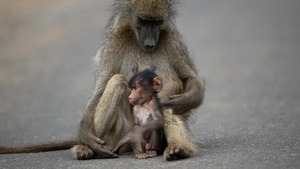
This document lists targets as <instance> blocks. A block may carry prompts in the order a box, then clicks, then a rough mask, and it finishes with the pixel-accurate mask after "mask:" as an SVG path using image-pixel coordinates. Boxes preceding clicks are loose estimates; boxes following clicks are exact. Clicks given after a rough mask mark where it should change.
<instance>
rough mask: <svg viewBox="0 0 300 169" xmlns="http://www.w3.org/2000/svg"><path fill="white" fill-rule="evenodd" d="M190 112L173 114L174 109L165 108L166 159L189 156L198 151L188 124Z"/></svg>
mask: <svg viewBox="0 0 300 169" xmlns="http://www.w3.org/2000/svg"><path fill="white" fill-rule="evenodd" d="M187 116H188V113H186V114H183V115H174V114H172V109H169V108H168V109H165V110H164V120H165V126H164V131H165V135H166V139H167V143H168V147H167V148H166V149H165V151H164V158H165V159H166V160H176V159H178V158H186V157H189V156H190V155H191V154H192V153H195V152H197V146H196V144H195V140H194V139H193V137H192V136H191V133H190V131H189V129H188V126H187Z"/></svg>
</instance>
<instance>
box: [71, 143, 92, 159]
mask: <svg viewBox="0 0 300 169" xmlns="http://www.w3.org/2000/svg"><path fill="white" fill-rule="evenodd" d="M71 151H72V153H73V154H74V156H75V157H76V158H77V159H78V160H88V159H92V158H94V157H95V155H94V152H93V150H92V149H91V148H89V147H88V146H85V145H76V146H74V147H73V148H72V149H71Z"/></svg>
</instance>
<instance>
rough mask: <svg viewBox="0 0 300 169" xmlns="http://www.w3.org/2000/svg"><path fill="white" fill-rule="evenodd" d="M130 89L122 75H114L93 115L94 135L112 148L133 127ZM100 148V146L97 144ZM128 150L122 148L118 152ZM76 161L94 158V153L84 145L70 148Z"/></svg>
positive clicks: (125, 147) (128, 148) (127, 148)
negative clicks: (129, 99)
mask: <svg viewBox="0 0 300 169" xmlns="http://www.w3.org/2000/svg"><path fill="white" fill-rule="evenodd" d="M129 95H130V89H129V88H128V86H127V78H126V77H125V76H124V75H120V74H117V75H114V76H113V77H112V78H111V79H110V80H109V81H108V83H107V85H106V88H105V90H104V92H103V94H102V96H101V98H100V100H99V103H98V105H97V107H96V111H95V114H94V117H93V119H94V121H93V122H94V134H95V135H96V136H97V137H98V138H100V139H101V140H104V141H105V142H106V145H108V146H114V145H115V144H116V143H118V141H119V140H120V139H121V138H122V137H123V136H124V135H125V134H126V133H127V132H129V130H130V128H131V127H132V125H133V122H134V121H133V114H132V108H131V105H130V103H129V101H128V96H129ZM99 146H100V144H99ZM127 150H130V146H128V145H127V146H124V147H123V148H122V149H121V150H120V152H122V151H123V152H124V151H127ZM72 152H73V154H74V155H75V156H76V158H77V159H80V160H84V159H91V158H94V156H95V154H94V151H93V150H92V149H91V148H90V147H88V146H86V145H77V146H75V147H73V148H72Z"/></svg>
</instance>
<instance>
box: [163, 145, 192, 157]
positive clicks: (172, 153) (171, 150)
mask: <svg viewBox="0 0 300 169" xmlns="http://www.w3.org/2000/svg"><path fill="white" fill-rule="evenodd" d="M189 156H191V152H190V151H189V150H188V148H185V147H184V146H181V145H177V144H174V143H173V144H172V143H171V144H169V146H168V147H167V148H166V149H165V152H164V158H165V159H166V160H168V161H171V160H177V159H182V158H187V157H189Z"/></svg>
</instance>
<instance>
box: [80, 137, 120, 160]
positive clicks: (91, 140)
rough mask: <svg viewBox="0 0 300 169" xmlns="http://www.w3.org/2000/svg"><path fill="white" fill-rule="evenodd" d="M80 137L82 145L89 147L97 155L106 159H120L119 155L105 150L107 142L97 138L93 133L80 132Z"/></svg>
mask: <svg viewBox="0 0 300 169" xmlns="http://www.w3.org/2000/svg"><path fill="white" fill-rule="evenodd" d="M80 133H81V134H80V136H79V137H78V141H79V142H80V143H81V144H84V145H87V146H89V147H90V148H91V149H92V150H93V151H94V152H95V153H96V154H97V155H99V156H101V157H106V158H115V157H118V155H117V154H115V153H112V152H111V151H109V150H106V149H104V148H103V145H105V141H103V140H101V139H100V138H98V137H96V136H95V135H94V134H92V133H84V134H82V132H80Z"/></svg>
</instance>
